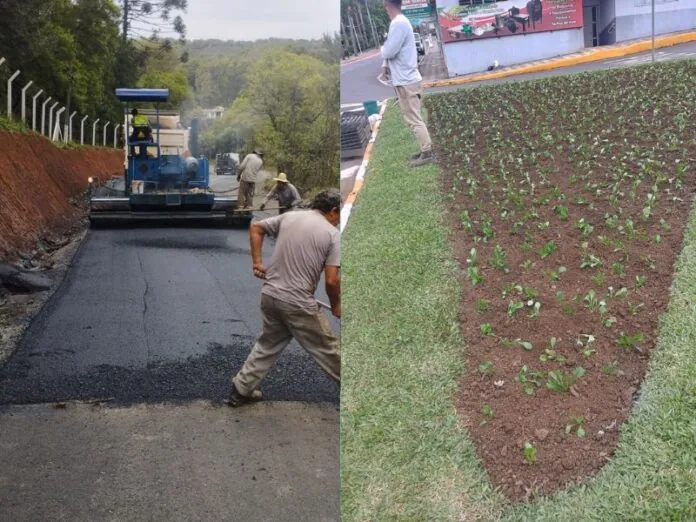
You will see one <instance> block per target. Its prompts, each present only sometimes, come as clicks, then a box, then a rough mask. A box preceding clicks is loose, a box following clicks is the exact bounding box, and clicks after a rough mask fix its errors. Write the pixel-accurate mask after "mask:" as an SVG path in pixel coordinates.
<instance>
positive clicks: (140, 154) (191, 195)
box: [89, 89, 251, 223]
mask: <svg viewBox="0 0 696 522" xmlns="http://www.w3.org/2000/svg"><path fill="white" fill-rule="evenodd" d="M116 97H117V98H118V99H119V100H120V101H121V102H122V103H123V104H124V108H125V115H126V117H125V125H124V130H125V132H124V137H125V156H126V163H125V168H124V179H123V184H122V185H121V184H119V187H118V188H114V187H94V186H92V185H93V183H94V180H93V179H92V180H91V183H90V185H91V187H90V189H91V190H90V214H89V217H90V221H91V222H92V223H96V222H117V221H124V220H126V221H127V220H152V219H159V220H193V219H196V220H197V219H204V220H206V219H207V220H217V221H226V222H238V221H245V222H249V221H250V220H251V216H250V215H249V213H240V214H237V213H235V209H236V207H237V198H236V197H234V198H233V197H218V196H216V195H215V193H214V192H213V191H212V190H211V188H210V172H209V164H208V160H207V158H205V157H202V156H201V157H198V158H194V157H187V158H185V157H184V156H183V154H181V153H179V152H178V151H177V153H175V154H171V153H167V154H163V153H162V147H161V146H160V109H159V104H160V103H163V102H166V101H167V100H168V98H169V90H168V89H116ZM142 102H146V103H153V104H154V105H155V121H150V124H151V126H152V132H151V133H149V134H151V135H150V136H148V135H146V134H144V133H142V132H138V134H137V135H132V134H131V127H130V125H129V118H128V114H129V104H130V103H142ZM175 134H176V133H175ZM180 134H181V136H182V146H183V148H184V149H186V148H187V145H188V144H186V143H183V141H185V140H184V139H183V136H184V135H185V133H184V131H183V129H182V130H181V133H180Z"/></svg>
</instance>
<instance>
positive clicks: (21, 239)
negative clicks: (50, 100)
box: [0, 131, 123, 260]
mask: <svg viewBox="0 0 696 522" xmlns="http://www.w3.org/2000/svg"><path fill="white" fill-rule="evenodd" d="M122 171H123V152H122V151H120V150H108V149H91V148H86V149H81V150H76V149H71V150H62V149H59V148H57V147H55V146H53V145H52V144H51V143H50V142H49V141H48V140H47V139H45V138H42V137H39V136H31V135H25V134H18V133H12V132H6V131H0V260H2V259H9V260H12V259H13V258H16V257H18V256H19V255H20V253H22V252H26V251H30V250H31V249H32V248H34V245H36V243H37V242H38V241H39V240H40V239H43V238H47V237H52V236H56V235H61V234H64V233H66V232H67V231H69V230H70V229H72V228H73V227H74V226H75V225H76V224H77V223H79V220H80V219H81V218H82V216H83V210H81V206H82V205H81V202H80V196H81V194H83V193H84V191H85V189H86V188H87V179H88V178H89V177H90V176H92V177H95V178H97V177H98V178H101V179H108V178H110V177H111V176H113V175H117V174H119V173H121V172H122Z"/></svg>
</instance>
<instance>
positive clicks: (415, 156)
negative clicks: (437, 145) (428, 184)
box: [409, 152, 423, 161]
mask: <svg viewBox="0 0 696 522" xmlns="http://www.w3.org/2000/svg"><path fill="white" fill-rule="evenodd" d="M421 154H423V153H422V152H416V153H415V154H411V157H410V158H409V160H410V161H415V160H417V159H418V158H420V157H421Z"/></svg>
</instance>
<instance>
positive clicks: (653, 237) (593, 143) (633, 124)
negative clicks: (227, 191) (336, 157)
mask: <svg viewBox="0 0 696 522" xmlns="http://www.w3.org/2000/svg"><path fill="white" fill-rule="evenodd" d="M426 107H427V109H428V111H429V125H430V127H431V129H432V132H433V135H434V138H435V142H436V151H437V154H438V157H439V162H440V165H441V167H442V169H443V185H444V191H445V194H446V197H447V198H449V199H450V200H451V215H450V217H451V221H452V225H453V235H452V237H453V242H454V248H455V253H456V255H457V256H458V258H459V259H460V261H461V275H462V280H463V288H464V294H463V296H462V306H461V325H462V326H461V328H462V333H463V336H464V338H465V340H466V342H467V350H466V357H467V373H466V375H465V376H464V377H463V378H462V382H461V391H460V396H459V401H458V404H457V407H458V409H459V412H460V414H461V418H462V419H463V422H464V424H465V425H466V427H467V429H468V430H469V433H470V435H471V436H472V438H473V439H474V441H475V442H476V444H477V447H478V453H479V456H480V458H481V459H482V462H483V464H484V466H485V467H486V469H487V471H488V472H489V474H490V477H491V480H492V481H493V483H494V484H495V485H496V486H499V487H501V489H502V490H503V491H504V492H505V493H506V494H507V495H508V496H509V497H511V498H514V499H521V498H525V497H529V496H531V495H533V494H535V493H549V492H551V491H554V490H556V489H558V488H559V487H561V486H563V485H565V484H567V483H569V482H573V481H577V480H581V479H582V478H584V477H586V476H588V475H591V474H593V473H595V472H596V471H597V470H598V469H600V468H601V467H602V465H604V464H605V463H606V462H607V460H608V459H610V457H611V455H612V452H613V450H614V448H615V446H616V444H617V442H618V439H619V432H620V427H621V424H622V422H623V421H624V420H625V419H626V418H627V417H628V415H629V413H630V408H631V406H632V403H633V401H634V400H635V398H636V396H637V394H638V393H639V390H640V383H641V382H642V380H643V378H644V375H645V371H646V367H647V362H648V358H649V356H650V353H651V350H652V348H653V346H654V343H655V340H656V335H657V326H658V319H659V315H660V314H661V313H662V312H663V311H664V310H665V309H666V305H667V302H668V298H669V285H670V282H671V279H672V272H673V264H674V261H675V259H676V256H677V254H678V252H679V250H680V247H681V242H682V236H683V231H684V226H685V223H686V219H687V214H688V212H689V209H690V206H691V202H692V194H693V190H694V188H695V187H696V179H694V165H695V164H696V133H695V130H696V129H695V125H694V116H695V115H694V107H696V62H694V61H681V62H672V63H667V64H658V65H655V66H647V67H638V68H630V69H623V70H616V71H609V72H603V73H591V74H581V75H574V76H567V77H556V78H552V79H548V80H542V81H535V82H525V83H510V84H505V85H501V86H494V87H483V88H476V89H471V90H464V91H458V92H456V93H451V94H443V95H437V96H432V97H430V98H428V99H427V101H426Z"/></svg>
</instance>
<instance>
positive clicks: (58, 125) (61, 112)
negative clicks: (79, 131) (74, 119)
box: [51, 107, 65, 141]
mask: <svg viewBox="0 0 696 522" xmlns="http://www.w3.org/2000/svg"><path fill="white" fill-rule="evenodd" d="M64 111H65V107H63V108H61V109H60V110H59V111H58V112H56V126H55V128H56V129H58V132H59V133H60V115H61V114H63V112H64ZM51 140H52V141H56V139H55V133H54V134H53V137H52V138H51Z"/></svg>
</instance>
